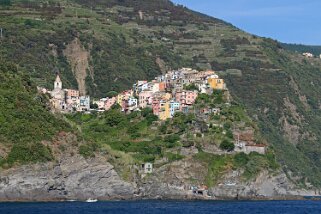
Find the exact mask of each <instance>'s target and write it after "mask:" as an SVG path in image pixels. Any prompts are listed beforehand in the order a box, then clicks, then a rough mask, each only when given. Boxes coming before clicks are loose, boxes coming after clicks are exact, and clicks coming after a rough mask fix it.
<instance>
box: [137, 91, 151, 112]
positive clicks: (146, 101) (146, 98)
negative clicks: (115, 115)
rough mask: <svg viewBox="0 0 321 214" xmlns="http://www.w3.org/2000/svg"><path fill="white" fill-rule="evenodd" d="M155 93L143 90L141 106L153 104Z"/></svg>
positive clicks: (140, 96) (140, 100) (140, 98)
mask: <svg viewBox="0 0 321 214" xmlns="http://www.w3.org/2000/svg"><path fill="white" fill-rule="evenodd" d="M153 95H154V93H153V92H152V91H142V92H140V93H139V96H138V97H139V107H140V108H146V107H147V106H150V105H152V102H153Z"/></svg>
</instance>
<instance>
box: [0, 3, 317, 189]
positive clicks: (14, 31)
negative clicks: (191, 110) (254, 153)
mask: <svg viewBox="0 0 321 214" xmlns="http://www.w3.org/2000/svg"><path fill="white" fill-rule="evenodd" d="M13 2H14V4H13V6H12V7H10V8H4V7H3V8H2V10H1V11H0V16H1V19H0V25H1V26H4V35H5V37H4V38H3V39H2V40H1V48H0V52H1V56H2V57H4V58H6V59H10V60H14V61H15V62H16V63H18V64H19V66H20V67H21V69H23V70H25V71H27V72H29V73H30V74H31V76H32V78H33V79H34V80H35V81H36V82H37V83H38V84H40V85H44V86H51V82H52V80H53V78H54V75H52V73H53V71H54V70H55V69H59V70H60V71H61V72H62V76H63V80H64V82H65V83H66V84H65V85H66V86H73V87H75V86H76V82H75V79H74V77H73V74H72V72H71V69H70V66H69V65H68V63H67V61H66V59H65V58H64V56H63V54H62V51H63V49H64V48H65V45H66V44H67V43H68V42H70V41H71V40H72V39H73V38H74V37H75V36H77V35H78V36H79V37H80V40H81V41H82V43H83V44H84V46H85V47H86V49H88V50H90V54H91V59H90V64H91V66H92V67H93V70H94V79H91V78H88V79H87V85H88V88H89V92H90V93H91V94H92V95H96V96H102V95H104V94H106V92H108V91H109V90H122V89H124V88H128V86H129V85H130V84H131V83H133V81H134V80H136V79H142V78H152V77H153V76H154V75H155V74H157V73H160V72H161V69H160V68H159V67H158V65H157V63H156V59H157V58H161V59H162V60H163V61H164V62H165V64H166V66H167V68H178V67H181V66H193V67H195V68H212V69H215V70H217V71H220V74H221V75H222V76H223V77H224V78H225V79H226V80H227V83H228V87H229V89H230V91H231V93H232V95H233V97H234V98H235V99H237V100H238V101H239V102H241V103H242V104H243V105H244V106H246V108H247V109H248V112H249V113H250V115H252V116H253V118H254V119H255V120H256V121H257V122H258V124H259V126H260V128H261V132H262V133H263V135H264V137H265V138H266V139H267V140H268V141H269V142H270V143H271V144H272V145H273V146H274V147H275V150H276V152H277V154H278V159H279V161H280V163H282V165H283V167H284V169H285V170H286V171H287V172H289V173H293V174H294V175H299V176H298V177H299V178H300V179H298V182H299V183H302V184H304V183H305V178H306V177H308V178H309V179H308V181H310V182H312V183H313V184H315V185H318V186H320V185H321V182H320V181H321V172H320V170H319V169H320V166H321V161H320V160H319V158H318V157H320V153H321V151H320V148H321V146H320V143H319V142H320V128H319V127H320V124H321V121H320V107H319V106H320V103H319V102H320V94H321V93H320V92H321V89H320V67H321V66H320V63H319V62H315V61H313V65H312V62H310V61H306V60H303V59H302V58H300V57H299V56H298V55H296V54H294V53H290V52H287V51H284V50H283V49H282V47H281V46H280V44H279V43H277V42H274V41H271V40H266V39H262V38H258V37H255V36H252V35H249V34H247V33H245V32H243V31H241V30H239V29H236V28H234V27H233V26H231V25H230V24H227V23H225V22H223V21H221V20H217V19H214V18H210V17H207V16H204V15H201V14H198V13H195V12H193V11H190V10H188V9H186V8H183V7H176V6H174V5H173V4H172V3H170V2H168V1H156V0H153V1H148V2H146V1H142V0H138V1H129V0H123V1H116V0H108V1H101V0H93V1H87V0H73V1H68V2H67V1H63V0H60V1H58V0H56V1H51V2H59V3H60V6H63V7H64V8H63V7H61V8H59V7H58V4H55V3H54V4H51V5H47V6H46V7H45V6H44V7H38V6H37V5H39V4H38V3H39V1H37V2H38V3H37V4H34V3H32V2H35V1H31V0H30V1H27V2H28V4H21V3H19V2H26V1H22V0H21V1H18V0H17V1H13ZM119 5H121V7H120V6H119ZM139 11H142V12H143V15H144V19H143V20H141V19H140V17H139V13H138V12H139ZM35 18H38V19H37V20H36V19H35ZM39 19H41V21H39ZM49 43H50V44H55V45H56V46H57V53H58V56H57V57H54V56H53V54H52V49H51V48H50V47H49ZM291 80H292V83H293V82H294V83H295V84H289V82H290V81H291ZM300 97H301V99H299V98H300ZM302 97H305V99H306V101H304V100H305V99H302ZM285 98H286V99H288V100H289V101H290V103H292V104H293V105H294V106H295V110H293V108H292V109H291V108H289V107H286V106H285V101H284V99H285ZM295 112H296V113H295ZM297 114H298V115H299V116H297ZM282 116H284V117H285V118H286V120H287V121H288V122H289V123H290V124H292V125H296V126H298V133H299V135H300V136H299V140H298V142H297V143H296V144H294V143H293V142H291V141H290V140H289V136H288V135H291V133H290V134H289V133H288V134H286V132H285V130H284V122H282V121H280V118H282ZM292 134H293V133H292ZM306 163H308V164H306Z"/></svg>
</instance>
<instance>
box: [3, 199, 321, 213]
mask: <svg viewBox="0 0 321 214" xmlns="http://www.w3.org/2000/svg"><path fill="white" fill-rule="evenodd" d="M16 213H19V214H20V213H22V214H65V213H67V214H68V213H76V214H78V213H79V214H82V213H84V214H85V213H86V214H87V213H93V214H105V213H116V214H118V213H120V214H122V213H138V214H144V213H165V214H172V213H173V214H180V213H182V214H188V213H193V214H196V213H214V214H218V213H224V214H226V213H246V214H252V213H262V214H266V213H273V214H277V213H280V214H287V213H289V214H296V213H300V214H301V213H307V214H313V213H319V214H320V213H321V201H111V202H96V203H86V202H56V203H0V214H16Z"/></svg>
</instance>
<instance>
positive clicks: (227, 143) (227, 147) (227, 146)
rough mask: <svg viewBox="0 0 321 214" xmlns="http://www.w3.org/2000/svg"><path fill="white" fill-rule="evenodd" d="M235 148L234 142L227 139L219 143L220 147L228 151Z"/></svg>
mask: <svg viewBox="0 0 321 214" xmlns="http://www.w3.org/2000/svg"><path fill="white" fill-rule="evenodd" d="M234 148H235V146H234V143H232V142H230V141H228V140H223V141H222V143H221V144H220V149H222V150H226V151H228V152H231V151H233V150H234Z"/></svg>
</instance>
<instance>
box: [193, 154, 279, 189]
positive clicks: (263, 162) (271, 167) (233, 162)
mask: <svg viewBox="0 0 321 214" xmlns="http://www.w3.org/2000/svg"><path fill="white" fill-rule="evenodd" d="M194 158H195V159H196V160H198V161H202V162H203V163H204V164H206V165H207V167H208V172H207V175H206V177H205V181H204V182H205V183H206V185H208V186H209V187H212V186H214V185H216V184H218V182H221V181H222V176H223V175H224V173H225V172H227V171H228V170H230V169H243V170H244V173H243V174H242V178H243V179H244V180H250V179H253V178H255V177H256V176H257V175H258V174H259V173H260V172H262V171H263V170H268V171H269V172H273V171H275V170H277V169H278V168H279V165H278V164H277V163H276V159H275V157H274V155H273V154H272V153H268V154H266V155H260V154H258V153H256V152H252V153H250V154H249V155H246V154H244V153H238V154H235V155H212V154H208V153H205V152H201V153H198V154H197V155H195V157H194Z"/></svg>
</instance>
